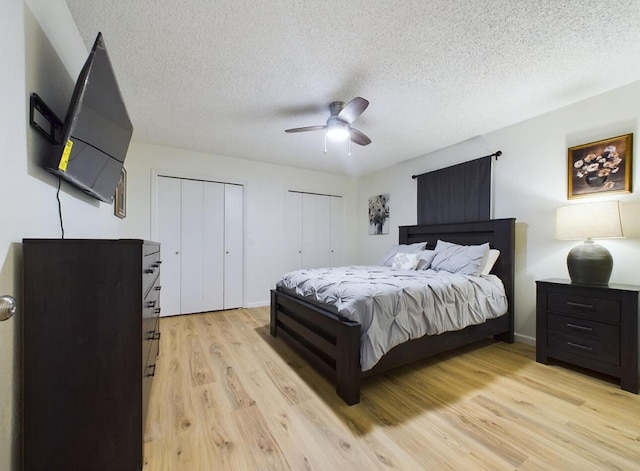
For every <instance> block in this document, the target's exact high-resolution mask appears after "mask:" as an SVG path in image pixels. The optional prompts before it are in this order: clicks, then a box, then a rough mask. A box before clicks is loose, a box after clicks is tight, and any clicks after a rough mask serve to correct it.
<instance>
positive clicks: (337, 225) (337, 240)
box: [330, 196, 344, 267]
mask: <svg viewBox="0 0 640 471" xmlns="http://www.w3.org/2000/svg"><path fill="white" fill-rule="evenodd" d="M330 202H331V266H332V267H340V266H342V265H343V264H344V261H343V257H342V232H343V230H344V229H343V225H344V223H343V218H344V203H343V201H342V197H340V196H332V197H331V198H330Z"/></svg>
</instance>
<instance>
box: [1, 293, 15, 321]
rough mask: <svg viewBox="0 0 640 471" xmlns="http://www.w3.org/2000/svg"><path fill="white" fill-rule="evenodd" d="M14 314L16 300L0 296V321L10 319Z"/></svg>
mask: <svg viewBox="0 0 640 471" xmlns="http://www.w3.org/2000/svg"><path fill="white" fill-rule="evenodd" d="M15 313H16V300H15V299H13V297H11V296H0V321H6V320H7V319H10V318H11V316H13V315H14V314H15Z"/></svg>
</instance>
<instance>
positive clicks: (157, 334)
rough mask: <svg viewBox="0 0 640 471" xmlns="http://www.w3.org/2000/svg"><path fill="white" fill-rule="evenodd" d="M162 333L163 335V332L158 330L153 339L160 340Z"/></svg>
mask: <svg viewBox="0 0 640 471" xmlns="http://www.w3.org/2000/svg"><path fill="white" fill-rule="evenodd" d="M160 335H162V332H156V334H155V335H154V336H153V340H160Z"/></svg>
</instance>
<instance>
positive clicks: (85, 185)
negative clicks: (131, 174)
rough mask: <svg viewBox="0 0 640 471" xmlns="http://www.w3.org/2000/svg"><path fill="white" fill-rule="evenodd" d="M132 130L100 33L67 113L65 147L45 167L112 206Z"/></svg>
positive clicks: (63, 139)
mask: <svg viewBox="0 0 640 471" xmlns="http://www.w3.org/2000/svg"><path fill="white" fill-rule="evenodd" d="M132 134H133V126H132V124H131V120H130V119H129V114H128V113H127V109H126V107H125V104H124V100H123V99H122V95H121V93H120V88H119V87H118V83H117V81H116V76H115V73H114V71H113V67H112V65H111V61H110V60H109V54H108V53H107V49H106V47H105V43H104V39H103V38H102V34H101V33H98V37H97V38H96V40H95V42H94V44H93V48H92V49H91V52H90V53H89V57H88V58H87V60H86V62H85V64H84V66H83V68H82V70H81V72H80V75H79V76H78V80H77V82H76V85H75V88H74V90H73V96H72V98H71V103H70V104H69V108H68V109H67V114H66V116H65V120H64V127H63V130H62V139H61V144H59V145H54V146H53V147H54V150H53V153H52V155H51V157H50V158H49V159H48V161H47V163H46V168H47V170H49V171H50V172H52V173H54V174H55V175H57V176H59V177H60V178H63V179H64V180H66V181H68V182H70V183H71V184H72V185H75V186H77V187H78V188H80V189H82V190H83V191H85V192H86V193H88V194H89V195H91V196H93V197H94V198H97V199H99V200H101V201H105V202H107V203H112V202H113V197H114V193H115V189H116V186H117V184H118V179H119V178H120V171H121V169H122V166H123V164H124V160H125V157H126V155H127V149H128V148H129V142H130V140H131V135H132Z"/></svg>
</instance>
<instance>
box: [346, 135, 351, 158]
mask: <svg viewBox="0 0 640 471" xmlns="http://www.w3.org/2000/svg"><path fill="white" fill-rule="evenodd" d="M347 142H348V143H349V144H348V146H349V152H347V156H348V157H351V136H349V139H347Z"/></svg>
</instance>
